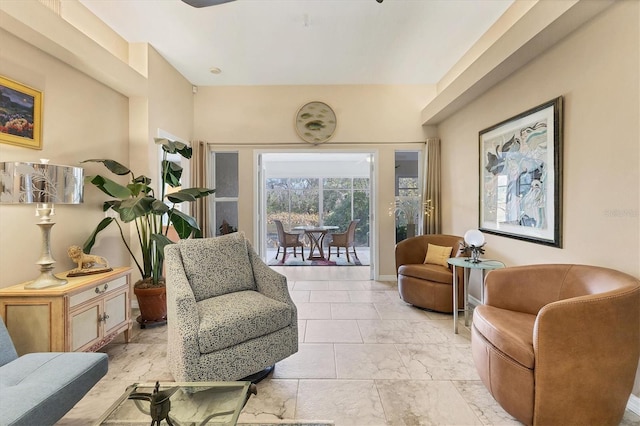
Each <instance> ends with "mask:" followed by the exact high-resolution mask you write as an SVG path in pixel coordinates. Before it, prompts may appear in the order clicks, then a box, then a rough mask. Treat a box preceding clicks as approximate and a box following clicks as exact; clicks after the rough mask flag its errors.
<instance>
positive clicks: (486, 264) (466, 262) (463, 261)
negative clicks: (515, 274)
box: [447, 257, 504, 269]
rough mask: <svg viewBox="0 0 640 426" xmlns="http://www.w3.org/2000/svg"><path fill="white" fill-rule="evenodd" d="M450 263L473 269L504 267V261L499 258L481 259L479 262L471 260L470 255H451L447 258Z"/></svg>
mask: <svg viewBox="0 0 640 426" xmlns="http://www.w3.org/2000/svg"><path fill="white" fill-rule="evenodd" d="M447 263H448V264H449V265H453V266H461V267H463V268H471V269H500V268H504V263H502V262H500V261H499V260H482V259H481V260H480V262H478V263H474V262H472V261H471V258H470V257H451V258H449V259H448V260H447Z"/></svg>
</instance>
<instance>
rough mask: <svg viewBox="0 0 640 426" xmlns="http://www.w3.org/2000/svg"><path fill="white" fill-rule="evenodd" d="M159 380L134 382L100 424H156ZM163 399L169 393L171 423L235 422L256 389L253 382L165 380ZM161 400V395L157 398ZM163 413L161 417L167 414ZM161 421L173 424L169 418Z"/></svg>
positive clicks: (160, 387) (160, 393)
mask: <svg viewBox="0 0 640 426" xmlns="http://www.w3.org/2000/svg"><path fill="white" fill-rule="evenodd" d="M154 391H156V383H134V384H133V385H131V386H129V387H128V388H127V389H126V391H125V392H124V394H123V395H122V396H120V398H119V399H118V400H117V401H116V402H115V403H114V404H113V405H112V406H111V408H109V410H107V412H106V413H105V414H104V415H103V416H102V417H101V418H100V419H99V420H98V422H97V423H96V424H97V425H124V424H126V425H131V426H134V425H135V426H137V425H144V426H148V425H149V424H152V423H151V422H152V417H151V411H150V410H151V408H152V406H151V402H150V399H151V396H152V395H154ZM157 392H158V393H157V394H156V395H160V399H164V397H165V396H168V397H169V398H168V400H169V402H170V405H169V406H167V405H164V406H163V407H159V405H156V406H155V407H154V408H155V409H154V410H153V411H155V412H156V413H157V412H160V411H162V410H164V409H167V408H168V417H169V420H170V421H171V424H173V425H175V426H177V425H206V424H213V425H235V424H236V423H237V422H238V416H239V415H240V411H241V410H242V408H243V407H244V405H245V403H246V402H247V400H248V399H249V396H250V395H251V394H252V393H254V394H255V393H256V392H255V385H253V384H252V383H251V382H190V383H186V382H178V383H174V382H163V383H160V384H159V386H158V389H157ZM156 400H158V398H156ZM164 415H165V413H162V414H161V416H164ZM160 424H170V423H169V422H167V421H166V417H165V418H163V419H162V422H161V423H160Z"/></svg>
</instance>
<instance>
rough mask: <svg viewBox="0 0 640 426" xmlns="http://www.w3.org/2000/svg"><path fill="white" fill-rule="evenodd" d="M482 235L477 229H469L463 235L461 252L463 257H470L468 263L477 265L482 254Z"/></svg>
mask: <svg viewBox="0 0 640 426" xmlns="http://www.w3.org/2000/svg"><path fill="white" fill-rule="evenodd" d="M484 244H485V242H484V235H482V232H480V231H478V230H477V229H470V230H468V231H467V232H465V233H464V242H463V243H461V245H462V252H463V253H464V254H465V255H470V256H469V259H467V260H468V261H469V262H472V263H478V262H480V255H481V254H484V249H483V248H482V247H484Z"/></svg>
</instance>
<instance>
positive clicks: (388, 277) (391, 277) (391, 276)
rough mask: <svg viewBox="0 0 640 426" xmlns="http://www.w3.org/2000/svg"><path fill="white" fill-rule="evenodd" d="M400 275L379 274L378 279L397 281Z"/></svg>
mask: <svg viewBox="0 0 640 426" xmlns="http://www.w3.org/2000/svg"><path fill="white" fill-rule="evenodd" d="M397 280H398V277H397V276H395V275H378V278H377V279H376V281H397Z"/></svg>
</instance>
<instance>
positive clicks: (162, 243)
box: [151, 234, 173, 258]
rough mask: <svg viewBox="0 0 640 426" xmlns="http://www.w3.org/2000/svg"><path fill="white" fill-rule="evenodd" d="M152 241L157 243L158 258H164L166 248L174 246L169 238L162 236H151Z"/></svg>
mask: <svg viewBox="0 0 640 426" xmlns="http://www.w3.org/2000/svg"><path fill="white" fill-rule="evenodd" d="M151 241H154V242H155V243H156V249H157V250H158V256H162V257H163V258H164V248H165V247H166V246H168V245H170V244H173V241H171V240H170V239H169V238H167V237H166V236H164V235H162V234H151Z"/></svg>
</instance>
